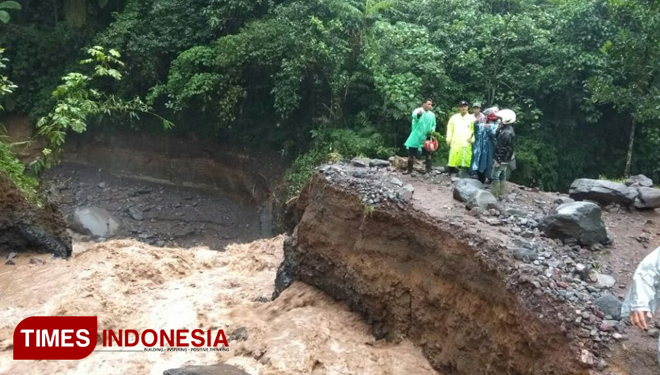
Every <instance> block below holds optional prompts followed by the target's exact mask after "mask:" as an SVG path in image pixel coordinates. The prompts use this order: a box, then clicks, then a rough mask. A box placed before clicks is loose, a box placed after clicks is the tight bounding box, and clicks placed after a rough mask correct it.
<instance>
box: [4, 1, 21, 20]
mask: <svg viewBox="0 0 660 375" xmlns="http://www.w3.org/2000/svg"><path fill="white" fill-rule="evenodd" d="M8 10H21V4H19V3H17V2H15V1H2V2H0V22H2V23H7V22H9V20H10V19H11V16H10V15H9V12H7V11H8Z"/></svg>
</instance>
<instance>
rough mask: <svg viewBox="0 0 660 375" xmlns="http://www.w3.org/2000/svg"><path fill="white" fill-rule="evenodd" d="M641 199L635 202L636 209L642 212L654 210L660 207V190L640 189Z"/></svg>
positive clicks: (638, 198)
mask: <svg viewBox="0 0 660 375" xmlns="http://www.w3.org/2000/svg"><path fill="white" fill-rule="evenodd" d="M637 191H639V197H637V199H636V200H635V208H638V209H640V210H652V209H655V208H659V207H660V189H653V188H648V187H640V188H638V189H637Z"/></svg>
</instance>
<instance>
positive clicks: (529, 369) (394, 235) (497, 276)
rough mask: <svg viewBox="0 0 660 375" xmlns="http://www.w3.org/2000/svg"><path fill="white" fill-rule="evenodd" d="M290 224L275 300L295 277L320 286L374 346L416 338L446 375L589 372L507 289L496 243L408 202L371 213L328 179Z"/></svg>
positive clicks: (320, 180)
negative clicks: (367, 331)
mask: <svg viewBox="0 0 660 375" xmlns="http://www.w3.org/2000/svg"><path fill="white" fill-rule="evenodd" d="M292 217H293V222H295V223H297V226H296V228H295V230H294V232H293V236H292V237H291V238H289V239H288V240H287V241H286V242H285V260H284V262H283V264H282V266H281V267H280V272H279V274H278V280H277V281H278V284H279V285H277V287H278V291H276V294H277V293H278V292H279V291H281V289H283V287H285V286H286V285H285V284H287V283H289V282H290V281H291V280H292V279H293V280H296V279H297V280H301V281H303V282H305V283H308V284H310V285H313V286H315V287H318V288H319V289H321V290H323V291H325V292H326V293H328V294H329V295H331V296H332V297H334V298H336V299H338V300H341V301H345V302H346V303H347V304H348V305H349V306H350V307H351V308H352V309H354V310H355V311H357V312H359V313H360V314H361V315H362V316H363V317H364V318H365V319H366V320H367V321H368V323H370V324H371V325H372V328H373V333H374V335H375V336H376V337H377V338H386V339H388V340H394V341H397V340H400V339H401V338H403V337H407V338H409V339H410V340H412V341H413V342H414V343H415V344H416V345H418V346H420V347H421V348H422V350H423V352H424V355H425V356H426V357H427V358H428V359H429V361H430V362H431V364H432V365H433V367H435V368H436V369H437V370H439V371H441V372H442V373H446V374H465V375H468V374H470V375H471V374H484V375H485V374H498V375H500V374H516V375H517V374H521V375H522V374H530V375H531V374H534V375H544V374H587V373H588V371H587V369H585V368H583V367H582V366H581V364H580V363H579V362H578V360H577V359H576V353H575V351H573V350H572V348H571V345H570V343H569V341H568V339H567V338H566V335H565V333H564V332H562V328H561V327H562V325H561V324H559V322H552V320H553V319H554V318H552V317H547V318H546V319H544V320H543V321H541V319H537V318H536V316H537V315H534V314H533V313H532V312H531V311H529V309H528V307H526V306H525V303H523V297H522V295H523V294H524V293H520V291H518V290H516V289H517V288H519V287H518V286H515V287H514V286H511V285H507V281H506V280H507V278H506V277H505V276H504V275H503V274H502V272H500V270H499V268H500V267H502V266H503V264H501V263H500V262H499V261H497V259H498V256H497V255H493V254H497V252H498V249H497V248H494V246H492V245H490V244H489V243H487V242H485V241H481V240H479V239H475V238H472V239H471V238H470V237H468V236H467V235H466V234H465V233H462V232H461V230H460V229H457V228H456V227H453V226H451V225H450V224H448V223H444V222H442V221H441V220H432V219H431V218H430V217H428V216H426V215H425V214H422V213H421V212H418V211H416V210H414V209H413V208H412V207H410V206H407V205H405V204H401V203H400V204H398V205H396V204H388V205H380V206H378V208H371V207H368V206H364V205H363V204H362V202H361V200H360V198H359V197H358V195H357V194H355V193H354V192H352V191H350V189H345V188H342V187H340V186H337V185H334V184H332V183H329V182H328V181H327V180H326V179H325V178H324V177H323V175H321V174H318V175H316V176H315V177H314V178H313V179H312V181H311V182H310V184H309V185H308V187H307V189H306V191H305V192H304V193H303V194H302V195H301V196H300V198H299V200H298V202H297V207H296V208H295V209H294V212H293V213H292ZM491 247H492V248H491ZM487 253H488V254H489V255H488V256H484V254H487ZM536 313H538V311H537V312H536ZM553 323H557V324H553Z"/></svg>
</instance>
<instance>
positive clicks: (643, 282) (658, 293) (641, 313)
mask: <svg viewBox="0 0 660 375" xmlns="http://www.w3.org/2000/svg"><path fill="white" fill-rule="evenodd" d="M658 283H660V247H659V248H657V249H655V250H654V251H653V252H652V253H651V254H649V255H647V256H646V258H644V260H642V262H641V263H640V264H639V266H638V267H637V270H636V271H635V275H634V276H633V280H632V284H631V285H630V290H629V291H628V295H626V299H625V301H624V302H623V306H622V307H621V317H622V318H624V317H627V316H629V317H630V322H631V323H632V325H633V326H635V327H637V328H639V329H642V330H646V329H648V324H647V323H646V318H651V317H652V316H653V314H654V313H655V311H656V309H657V308H658V301H659V300H660V290H658ZM658 362H660V341H658Z"/></svg>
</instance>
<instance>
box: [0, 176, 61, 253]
mask: <svg viewBox="0 0 660 375" xmlns="http://www.w3.org/2000/svg"><path fill="white" fill-rule="evenodd" d="M26 250H32V251H38V252H45V253H52V254H55V255H56V256H58V257H63V258H66V257H68V256H70V255H71V237H70V236H69V235H68V234H67V232H66V224H65V223H64V220H63V218H62V215H61V214H60V212H59V211H58V209H57V208H56V207H54V206H53V205H46V207H45V208H43V209H42V208H39V207H37V206H36V205H34V204H31V203H29V202H27V201H26V200H25V199H24V197H23V195H22V194H21V192H20V191H19V190H18V188H17V187H16V185H14V183H13V182H12V181H11V180H10V179H9V177H8V176H7V175H5V174H4V173H0V251H13V252H18V251H26Z"/></svg>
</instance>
